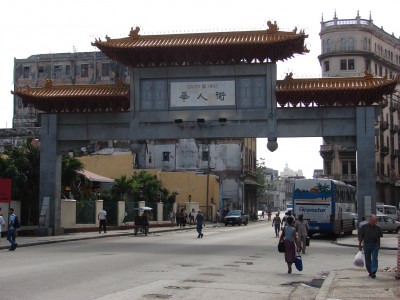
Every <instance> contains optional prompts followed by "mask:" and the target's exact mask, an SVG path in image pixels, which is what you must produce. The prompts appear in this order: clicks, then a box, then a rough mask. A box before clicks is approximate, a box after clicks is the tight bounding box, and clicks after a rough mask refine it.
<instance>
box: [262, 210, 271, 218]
mask: <svg viewBox="0 0 400 300" xmlns="http://www.w3.org/2000/svg"><path fill="white" fill-rule="evenodd" d="M267 215H268V221H271V215H272V210H271V209H270V208H268V211H267ZM263 217H264V216H263Z"/></svg>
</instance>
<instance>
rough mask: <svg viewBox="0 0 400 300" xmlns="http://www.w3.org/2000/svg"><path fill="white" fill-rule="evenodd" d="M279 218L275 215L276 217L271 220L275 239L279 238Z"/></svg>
mask: <svg viewBox="0 0 400 300" xmlns="http://www.w3.org/2000/svg"><path fill="white" fill-rule="evenodd" d="M281 222H282V221H281V217H280V216H279V214H278V213H277V214H276V216H275V217H274V218H273V220H272V227H275V237H278V236H279V231H280V227H281Z"/></svg>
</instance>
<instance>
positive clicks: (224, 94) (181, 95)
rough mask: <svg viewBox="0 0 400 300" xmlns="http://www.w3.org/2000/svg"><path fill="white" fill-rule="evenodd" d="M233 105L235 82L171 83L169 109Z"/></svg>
mask: <svg viewBox="0 0 400 300" xmlns="http://www.w3.org/2000/svg"><path fill="white" fill-rule="evenodd" d="M227 105H228V106H231V105H235V81H234V80H213V81H190V82H187V81H185V82H184V81H173V82H171V107H194V106H203V107H204V106H227Z"/></svg>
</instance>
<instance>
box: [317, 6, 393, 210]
mask: <svg viewBox="0 0 400 300" xmlns="http://www.w3.org/2000/svg"><path fill="white" fill-rule="evenodd" d="M320 37H321V55H320V56H319V61H320V65H321V69H322V76H323V77H363V76H371V77H384V78H388V79H392V78H395V77H396V76H398V74H399V73H400V39H399V38H397V37H395V36H394V34H393V33H392V34H389V33H388V32H386V31H385V30H383V28H380V27H378V26H376V25H375V24H374V23H373V20H372V18H371V15H370V16H369V19H362V18H361V17H360V15H359V14H358V13H357V16H356V18H354V19H339V18H338V17H337V16H336V12H335V15H334V18H333V20H328V21H324V20H323V19H322V21H321V31H320ZM399 91H400V90H399V88H397V92H395V93H394V94H392V95H389V96H385V99H384V101H383V102H382V103H381V104H380V108H381V109H380V113H379V114H378V115H377V116H376V121H375V124H376V127H375V129H376V137H375V166H376V199H377V202H384V203H387V204H394V205H396V206H398V204H399V197H400V194H399V188H398V187H397V185H398V183H399V182H398V180H399V156H400V152H399V110H400V103H399V101H400V94H399ZM355 145H356V141H355V140H354V137H353V138H351V137H346V136H341V137H333V138H332V137H331V138H324V139H323V145H321V149H320V154H321V156H322V158H323V160H324V176H327V177H331V178H334V179H338V180H342V181H344V182H346V183H349V184H352V185H354V186H355V185H356V184H357V182H356V177H357V176H356V174H357V166H356V147H355Z"/></svg>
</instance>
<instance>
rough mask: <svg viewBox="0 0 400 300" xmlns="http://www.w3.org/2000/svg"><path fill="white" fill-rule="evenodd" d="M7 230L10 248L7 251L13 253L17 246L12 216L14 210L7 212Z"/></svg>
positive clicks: (13, 215)
mask: <svg viewBox="0 0 400 300" xmlns="http://www.w3.org/2000/svg"><path fill="white" fill-rule="evenodd" d="M8 215H9V217H8V230H7V240H8V241H9V242H10V244H11V247H10V249H8V250H9V251H14V250H15V249H16V248H17V246H18V244H17V243H16V241H15V240H16V228H15V226H14V222H15V214H14V208H10V209H9V210H8Z"/></svg>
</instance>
